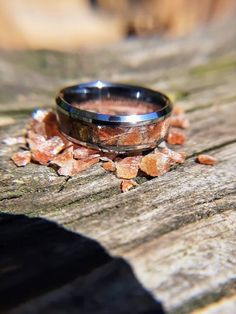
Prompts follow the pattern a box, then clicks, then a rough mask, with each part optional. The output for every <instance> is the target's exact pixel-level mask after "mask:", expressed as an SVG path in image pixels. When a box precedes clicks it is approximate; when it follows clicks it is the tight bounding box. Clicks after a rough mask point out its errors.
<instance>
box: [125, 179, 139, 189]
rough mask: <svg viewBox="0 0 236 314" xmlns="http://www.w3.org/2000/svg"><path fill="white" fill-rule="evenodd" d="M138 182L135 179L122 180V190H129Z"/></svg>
mask: <svg viewBox="0 0 236 314" xmlns="http://www.w3.org/2000/svg"><path fill="white" fill-rule="evenodd" d="M137 185H138V183H137V182H136V181H134V180H122V181H121V191H122V192H128V191H129V190H130V189H132V188H133V187H135V186H137Z"/></svg>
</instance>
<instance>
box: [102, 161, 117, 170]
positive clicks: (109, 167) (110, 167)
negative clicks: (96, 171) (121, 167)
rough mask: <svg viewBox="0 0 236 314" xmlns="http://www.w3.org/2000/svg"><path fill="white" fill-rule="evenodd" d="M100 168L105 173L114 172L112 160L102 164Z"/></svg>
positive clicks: (114, 167)
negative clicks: (105, 171)
mask: <svg viewBox="0 0 236 314" xmlns="http://www.w3.org/2000/svg"><path fill="white" fill-rule="evenodd" d="M102 166H103V168H104V169H105V170H107V171H111V172H114V171H115V170H116V166H115V163H114V162H113V161H112V160H108V161H106V162H104V163H103V165H102Z"/></svg>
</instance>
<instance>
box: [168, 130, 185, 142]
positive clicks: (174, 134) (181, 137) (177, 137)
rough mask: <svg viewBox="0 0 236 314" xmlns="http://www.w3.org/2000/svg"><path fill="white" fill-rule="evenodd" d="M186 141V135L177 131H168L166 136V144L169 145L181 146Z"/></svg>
mask: <svg viewBox="0 0 236 314" xmlns="http://www.w3.org/2000/svg"><path fill="white" fill-rule="evenodd" d="M185 140H186V135H185V134H183V133H182V132H180V131H179V130H178V129H170V131H169V133H168V135H167V143H168V144H171V145H183V144H184V143H185Z"/></svg>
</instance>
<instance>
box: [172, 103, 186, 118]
mask: <svg viewBox="0 0 236 314" xmlns="http://www.w3.org/2000/svg"><path fill="white" fill-rule="evenodd" d="M182 114H184V109H183V107H182V106H180V105H175V106H174V108H173V110H172V115H174V116H179V115H182Z"/></svg>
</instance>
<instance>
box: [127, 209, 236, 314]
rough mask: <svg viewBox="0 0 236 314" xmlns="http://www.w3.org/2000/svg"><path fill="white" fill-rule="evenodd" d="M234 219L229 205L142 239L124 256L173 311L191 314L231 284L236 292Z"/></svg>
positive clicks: (235, 212) (143, 280)
mask: <svg viewBox="0 0 236 314" xmlns="http://www.w3.org/2000/svg"><path fill="white" fill-rule="evenodd" d="M235 221H236V211H235V210H228V211H226V212H224V213H221V214H218V215H215V216H213V217H210V218H208V219H205V220H202V221H201V222H197V223H193V224H190V225H188V226H184V227H183V228H181V229H179V230H177V231H173V232H170V233H169V234H167V235H164V236H162V237H161V238H157V239H154V240H152V241H149V242H147V243H143V245H141V246H139V247H138V248H137V249H134V250H131V251H130V252H128V253H127V254H125V255H124V256H125V257H127V258H128V260H130V261H132V264H133V265H134V268H135V271H136V274H137V275H138V278H140V279H141V281H142V282H143V283H144V284H145V285H146V286H147V287H148V288H149V289H151V291H155V294H157V295H158V296H159V298H160V299H161V300H162V301H163V302H164V304H165V305H166V307H167V309H168V310H169V311H170V312H171V313H180V312H181V313H190V312H191V308H192V307H193V308H194V307H196V304H197V303H198V302H200V304H201V305H203V304H204V299H206V300H207V301H208V299H209V298H212V301H214V300H215V299H218V298H219V297H220V296H221V295H225V294H227V290H228V289H232V291H231V293H232V292H233V291H234V292H235V291H236V273H235V269H236V238H235V231H236V227H235ZM154 269H155V271H154ZM154 274H155V275H154ZM189 300H191V301H189ZM199 300H200V301H199Z"/></svg>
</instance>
